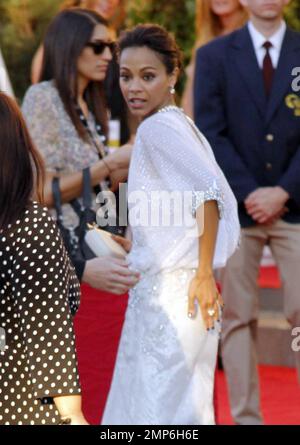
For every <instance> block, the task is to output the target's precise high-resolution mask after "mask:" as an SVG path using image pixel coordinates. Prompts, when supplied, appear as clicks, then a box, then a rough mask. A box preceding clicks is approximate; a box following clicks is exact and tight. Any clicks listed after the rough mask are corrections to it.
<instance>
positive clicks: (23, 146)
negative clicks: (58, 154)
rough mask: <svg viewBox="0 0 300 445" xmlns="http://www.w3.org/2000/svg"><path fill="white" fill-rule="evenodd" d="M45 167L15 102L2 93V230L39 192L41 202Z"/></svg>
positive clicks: (0, 225) (0, 115) (0, 95)
mask: <svg viewBox="0 0 300 445" xmlns="http://www.w3.org/2000/svg"><path fill="white" fill-rule="evenodd" d="M43 180H44V164H43V161H42V158H41V156H40V155H39V153H38V151H37V150H36V148H35V147H34V145H33V142H32V140H31V137H30V135H29V132H28V130H27V128H26V124H25V121H24V118H23V116H22V114H21V111H20V109H19V107H18V105H17V104H16V102H15V101H14V100H13V99H11V98H9V97H8V96H7V95H6V94H4V93H2V92H0V190H1V192H0V229H1V230H2V229H5V228H6V227H7V226H8V224H13V223H14V222H15V221H16V220H17V219H18V217H20V215H21V214H22V212H23V211H24V209H25V208H26V206H27V204H28V202H29V201H30V199H32V198H33V195H34V194H35V193H36V194H37V196H38V198H39V200H40V201H42V191H41V190H42V184H43Z"/></svg>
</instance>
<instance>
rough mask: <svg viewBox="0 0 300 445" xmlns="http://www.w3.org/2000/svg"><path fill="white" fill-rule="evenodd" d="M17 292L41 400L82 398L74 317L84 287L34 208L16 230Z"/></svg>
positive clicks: (49, 224) (46, 219)
mask: <svg viewBox="0 0 300 445" xmlns="http://www.w3.org/2000/svg"><path fill="white" fill-rule="evenodd" d="M17 232H18V237H17V239H16V244H15V258H14V264H13V270H12V291H13V296H14V298H15V305H16V312H17V314H18V323H20V330H21V333H22V337H23V341H24V345H25V354H26V356H27V357H26V359H27V363H28V368H29V372H30V375H31V380H32V387H33V388H32V390H33V394H34V397H35V398H37V399H44V398H52V397H54V396H62V395H75V394H80V391H81V390H80V383H79V376H78V370H77V358H76V349H75V338H74V330H73V322H72V312H75V311H76V309H77V308H78V301H79V296H80V290H79V289H80V288H79V283H78V280H77V277H76V275H75V272H74V269H73V267H72V266H71V265H70V261H69V258H68V256H67V253H66V250H65V248H64V245H63V241H62V239H61V237H60V235H59V232H58V228H57V226H56V224H55V222H54V221H53V220H52V218H51V217H50V215H49V214H48V212H47V210H46V209H43V208H42V207H40V206H39V205H37V204H35V205H34V206H33V207H32V208H31V209H30V210H27V211H26V215H25V218H24V220H23V222H22V224H21V226H20V227H19V228H18V229H17Z"/></svg>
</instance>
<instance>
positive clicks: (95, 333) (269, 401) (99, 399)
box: [75, 286, 300, 425]
mask: <svg viewBox="0 0 300 445" xmlns="http://www.w3.org/2000/svg"><path fill="white" fill-rule="evenodd" d="M126 304H127V296H115V295H110V294H104V293H102V292H98V291H95V290H93V289H91V288H89V287H88V286H83V287H82V300H81V307H80V310H79V312H78V314H77V316H76V318H75V330H76V336H77V349H78V357H79V372H80V376H81V383H82V390H83V410H84V412H85V415H86V417H87V419H88V421H89V422H90V423H92V424H99V422H100V419H101V415H102V412H103V409H104V405H105V400H106V397H107V393H108V390H109V385H110V381H111V377H112V370H113V366H114V360H115V356H116V352H117V347H118V341H119V336H120V332H121V328H122V323H123V320H124V312H125V309H126ZM260 376H261V395H262V409H263V414H264V419H265V423H267V424H270V425H271V424H273V425H274V424H285V425H289V424H298V425H299V424H300V387H299V386H298V384H297V380H296V373H295V370H293V369H289V368H277V367H270V366H261V367H260ZM216 405H217V411H218V412H217V417H218V422H219V423H220V424H227V425H228V424H232V420H231V417H230V411H229V405H228V397H227V390H226V382H225V378H224V374H223V372H221V371H219V372H218V375H217V391H216Z"/></svg>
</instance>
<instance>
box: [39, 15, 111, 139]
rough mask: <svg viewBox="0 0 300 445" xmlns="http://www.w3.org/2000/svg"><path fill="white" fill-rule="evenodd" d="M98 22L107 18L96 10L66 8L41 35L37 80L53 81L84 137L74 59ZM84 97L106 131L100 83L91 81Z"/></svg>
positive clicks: (81, 135) (76, 58) (86, 135)
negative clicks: (43, 35)
mask: <svg viewBox="0 0 300 445" xmlns="http://www.w3.org/2000/svg"><path fill="white" fill-rule="evenodd" d="M98 24H101V25H104V26H107V22H106V20H105V19H104V18H103V17H101V16H100V15H99V14H98V13H97V12H94V11H91V10H87V9H82V8H71V9H67V10H64V11H62V12H60V13H59V14H58V15H57V16H56V17H55V18H54V19H53V21H52V22H51V23H50V25H49V27H48V30H47V33H46V36H45V39H44V58H43V66H42V72H41V77H40V81H44V80H54V81H55V86H56V87H57V89H58V92H59V95H60V97H61V100H62V102H63V104H64V107H65V109H66V112H67V113H68V115H69V116H70V118H71V120H72V122H73V124H74V126H75V128H76V130H77V132H78V134H79V136H80V137H81V138H82V139H84V140H88V134H87V131H86V128H85V127H84V125H83V124H82V122H81V120H80V117H79V116H78V112H77V111H76V101H77V60H78V58H79V56H80V54H81V52H82V50H83V49H84V47H85V45H86V43H87V42H88V41H89V40H90V38H91V36H92V34H93V31H94V28H95V26H96V25H98ZM85 100H86V101H87V104H88V108H89V110H90V111H92V112H93V113H94V115H95V117H96V120H97V122H98V123H99V124H100V125H101V126H102V130H103V131H104V133H107V113H106V106H105V95H104V86H103V83H102V82H90V83H89V85H88V87H87V89H86V91H85Z"/></svg>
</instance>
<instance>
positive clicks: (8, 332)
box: [0, 93, 86, 425]
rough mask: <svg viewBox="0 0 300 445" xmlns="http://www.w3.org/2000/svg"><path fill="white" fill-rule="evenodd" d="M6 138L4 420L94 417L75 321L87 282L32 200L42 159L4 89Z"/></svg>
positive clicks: (0, 180) (0, 319)
mask: <svg viewBox="0 0 300 445" xmlns="http://www.w3.org/2000/svg"><path fill="white" fill-rule="evenodd" d="M0 141H1V142H0V154H1V156H0V157H1V167H0V188H1V194H0V424H6V425H16V424H19V425H22V424H31V425H35V424H58V423H60V422H63V423H71V424H86V420H85V419H84V416H83V414H82V411H81V395H80V392H81V390H80V383H79V378H78V371H77V360H76V350H75V343H74V333H73V324H72V316H73V315H74V314H75V312H76V310H77V308H78V304H79V297H80V291H79V284H78V281H77V278H76V275H75V273H74V270H73V268H72V266H70V262H69V259H68V256H67V254H66V251H65V249H64V246H63V243H62V240H61V238H60V236H59V233H58V229H57V227H56V224H55V223H54V222H53V220H52V219H51V217H50V215H49V214H48V212H47V210H46V209H44V208H43V207H42V206H41V205H39V204H38V203H36V202H33V201H31V197H32V196H33V190H34V188H35V185H38V184H40V183H41V177H42V176H43V173H42V172H43V169H42V163H41V160H40V158H39V155H38V154H37V152H36V150H35V148H34V147H33V145H32V142H31V140H30V136H29V134H28V131H27V129H26V127H25V124H24V121H23V118H22V116H21V113H20V111H19V109H18V107H17V105H16V104H15V103H14V101H13V100H12V99H9V98H8V97H7V96H6V95H4V94H3V93H0ZM33 167H34V170H35V171H33ZM35 183H36V184H35Z"/></svg>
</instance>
